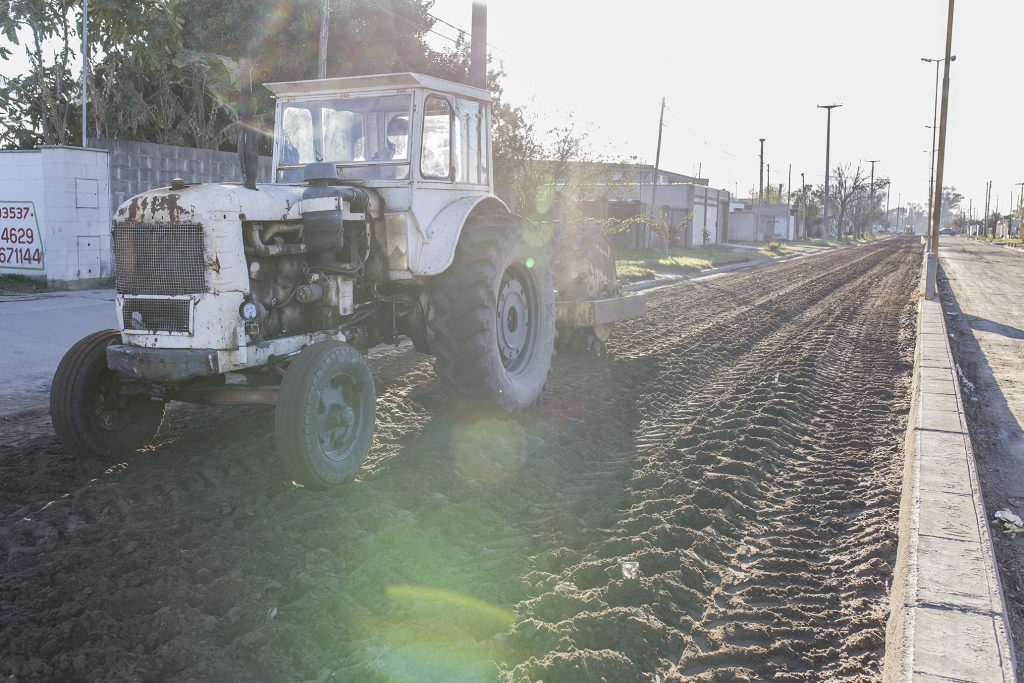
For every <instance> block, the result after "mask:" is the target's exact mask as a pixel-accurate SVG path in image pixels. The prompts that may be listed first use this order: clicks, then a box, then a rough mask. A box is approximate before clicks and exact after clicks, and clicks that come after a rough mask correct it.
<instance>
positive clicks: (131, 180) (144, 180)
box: [89, 138, 270, 212]
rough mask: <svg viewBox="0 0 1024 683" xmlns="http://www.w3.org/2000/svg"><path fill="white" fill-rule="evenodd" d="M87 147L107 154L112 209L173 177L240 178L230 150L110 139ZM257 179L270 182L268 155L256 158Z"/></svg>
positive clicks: (209, 180) (235, 157) (187, 179)
mask: <svg viewBox="0 0 1024 683" xmlns="http://www.w3.org/2000/svg"><path fill="white" fill-rule="evenodd" d="M89 146H90V147H93V148H96V149H105V150H107V151H108V152H109V153H110V204H111V210H112V212H116V210H117V207H119V206H120V205H121V204H123V203H124V202H125V201H127V200H128V199H129V198H131V197H133V196H135V195H137V194H139V193H140V192H145V191H146V190H152V189H154V188H157V187H167V186H168V185H170V184H171V180H173V179H174V178H181V179H183V180H184V181H185V182H189V183H222V182H229V183H230V182H235V183H237V182H241V181H242V171H241V167H240V166H239V163H238V155H237V154H235V153H234V152H218V151H216V150H212V149H194V148H191V147H176V146H174V145H159V144H156V143H154V142H133V141H131V140H114V139H110V138H95V139H91V140H89ZM259 181H260V182H270V157H264V156H261V157H260V165H259Z"/></svg>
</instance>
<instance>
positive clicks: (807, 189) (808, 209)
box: [792, 185, 822, 237]
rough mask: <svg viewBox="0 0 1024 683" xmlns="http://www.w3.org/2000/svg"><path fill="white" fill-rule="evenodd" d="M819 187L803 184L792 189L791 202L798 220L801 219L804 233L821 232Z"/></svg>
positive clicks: (819, 233) (820, 189)
mask: <svg viewBox="0 0 1024 683" xmlns="http://www.w3.org/2000/svg"><path fill="white" fill-rule="evenodd" d="M821 192H822V188H821V187H815V186H813V185H804V186H803V187H800V188H797V189H796V190H794V191H793V198H792V203H793V207H794V208H795V209H796V210H797V212H798V213H797V215H798V216H799V220H801V221H803V226H804V231H805V232H804V234H805V235H808V236H810V235H812V234H814V235H818V236H819V237H821V236H822V234H821Z"/></svg>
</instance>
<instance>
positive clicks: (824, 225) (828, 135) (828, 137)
mask: <svg viewBox="0 0 1024 683" xmlns="http://www.w3.org/2000/svg"><path fill="white" fill-rule="evenodd" d="M841 106H843V105H841V104H819V105H818V109H825V110H826V111H828V123H827V124H826V126H825V201H824V203H823V206H822V222H821V229H822V233H827V235H823V236H825V237H826V239H827V237H829V236H831V235H832V231H831V230H830V229H829V227H828V185H829V176H828V173H829V164H830V163H831V162H830V161H829V152H830V148H831V147H832V110H833V109H835V108H836V107H841ZM838 228H839V229H840V230H842V226H838ZM837 236H838V235H837Z"/></svg>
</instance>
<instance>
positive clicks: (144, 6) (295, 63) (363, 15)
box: [0, 0, 469, 151]
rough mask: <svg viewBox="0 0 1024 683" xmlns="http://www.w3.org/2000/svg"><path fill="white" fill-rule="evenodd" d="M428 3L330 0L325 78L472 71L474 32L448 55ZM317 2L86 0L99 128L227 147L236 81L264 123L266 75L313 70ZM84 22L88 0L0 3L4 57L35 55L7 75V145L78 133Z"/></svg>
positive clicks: (233, 125)
mask: <svg viewBox="0 0 1024 683" xmlns="http://www.w3.org/2000/svg"><path fill="white" fill-rule="evenodd" d="M430 4H431V3H430V1H429V0H390V1H389V2H387V3H380V2H375V1H374V0H340V1H339V0H336V1H335V2H333V3H332V11H331V15H330V43H329V49H328V60H327V64H328V65H327V73H328V76H347V75H356V74H367V73H388V72H395V71H419V72H422V73H427V74H430V75H434V76H438V77H442V78H449V79H454V80H464V79H465V75H466V73H467V72H468V63H469V46H468V44H466V41H465V39H462V38H460V40H459V41H458V43H457V44H456V45H455V46H454V47H453V48H452V49H451V50H448V51H445V52H436V51H433V50H431V49H430V48H429V46H428V45H427V44H426V43H425V41H424V36H425V34H426V32H427V30H428V29H429V28H430V27H431V26H432V24H433V19H431V18H430V17H429V16H428V14H427V12H428V10H429V7H430ZM321 8H322V3H321V2H320V0H289V1H288V2H279V1H278V0H274V1H273V2H271V1H270V0H149V1H147V2H142V3H126V2H123V0H89V24H90V29H89V36H90V41H89V42H90V60H89V61H90V68H91V72H92V73H91V78H90V79H89V89H90V92H89V121H90V123H89V125H90V136H92V137H119V138H126V139H135V140H148V141H154V142H164V143H171V144H180V145H190V146H198V147H210V148H230V147H232V146H233V141H234V139H235V133H236V130H237V117H238V105H239V91H240V89H241V88H242V87H243V86H246V87H248V86H249V85H250V84H251V85H253V86H254V94H256V96H257V104H256V108H257V111H259V112H260V116H259V117H258V120H257V126H258V127H259V128H260V129H262V130H264V131H269V130H270V129H271V128H272V121H273V102H272V100H271V99H270V98H269V96H268V93H267V92H266V91H265V90H263V89H261V88H259V87H258V86H260V85H261V84H262V83H265V82H271V81H281V80H300V79H308V78H315V77H316V69H317V53H318V50H319V31H320V19H321ZM80 24H81V0H49V1H47V0H0V34H2V35H3V36H4V37H5V38H6V40H7V43H4V44H3V45H0V57H7V56H9V55H10V54H11V52H12V50H14V49H22V50H24V51H25V53H26V55H27V57H28V59H29V61H30V64H31V69H30V71H29V73H26V74H21V75H19V76H15V77H12V78H0V106H2V107H3V110H4V112H5V116H4V117H3V118H2V119H0V146H3V147H20V148H28V147H34V146H36V145H38V144H65V143H71V144H73V143H76V142H77V141H78V140H79V139H80V137H81V131H80V130H79V126H80V123H79V120H80V117H81V88H80V86H79V76H80V74H77V73H72V71H71V68H70V64H71V63H72V62H74V61H76V59H75V58H76V56H77V54H78V49H79V48H78V46H79V43H80V36H79V35H78V31H79V26H80ZM25 36H28V39H27V42H26V44H24V45H22V44H20V43H19V37H20V38H24V37H25ZM8 43H9V44H10V46H11V47H8V46H7V44H8ZM53 46H56V49H54V48H53ZM267 149H269V140H268V139H265V140H264V150H265V151H266V150H267Z"/></svg>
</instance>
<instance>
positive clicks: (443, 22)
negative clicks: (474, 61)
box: [427, 12, 509, 54]
mask: <svg viewBox="0 0 1024 683" xmlns="http://www.w3.org/2000/svg"><path fill="white" fill-rule="evenodd" d="M427 16H428V17H430V18H431V19H433V20H434V21H439V22H441V23H442V24H444V25H445V26H448V27H450V28H453V29H455V30H456V31H458V32H459V33H460V34H462V35H464V36H468V35H470V34H469V32H468V31H466V30H464V29H462V28H459V27H458V26H456V25H455V24H452V23H450V22H447V21H445V20H444V19H442V18H441V17H439V16H437V15H434V14H431V13H430V12H427ZM487 47H489V48H491V49H492V50H497V51H498V52H504V53H505V54H509V52H508V50H502V49H501V48H500V47H498V46H497V45H494V44H492V43H487Z"/></svg>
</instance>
